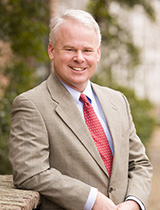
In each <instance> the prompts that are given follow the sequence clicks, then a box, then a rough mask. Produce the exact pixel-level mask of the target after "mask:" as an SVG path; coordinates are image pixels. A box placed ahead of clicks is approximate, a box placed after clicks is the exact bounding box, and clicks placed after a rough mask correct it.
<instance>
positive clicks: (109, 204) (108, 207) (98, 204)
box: [92, 192, 118, 210]
mask: <svg viewBox="0 0 160 210" xmlns="http://www.w3.org/2000/svg"><path fill="white" fill-rule="evenodd" d="M92 210H118V209H117V207H116V205H115V204H114V203H113V201H111V199H109V198H107V197H106V196H105V195H104V194H102V193H100V192H98V194H97V198H96V201H95V203H94V206H93V208H92Z"/></svg>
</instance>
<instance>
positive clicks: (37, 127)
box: [10, 10, 152, 210]
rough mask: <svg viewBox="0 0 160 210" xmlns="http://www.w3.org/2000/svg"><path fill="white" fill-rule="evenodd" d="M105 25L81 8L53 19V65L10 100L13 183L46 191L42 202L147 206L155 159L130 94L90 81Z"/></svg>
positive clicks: (103, 207)
mask: <svg viewBox="0 0 160 210" xmlns="http://www.w3.org/2000/svg"><path fill="white" fill-rule="evenodd" d="M100 43H101V34H100V29H99V26H98V24H97V23H96V21H95V20H94V19H93V17H92V16H91V15H90V14H89V13H87V12H84V11H81V10H67V11H65V12H63V13H62V14H59V15H58V16H56V17H54V18H53V19H52V20H51V24H50V41H49V45H48V54H49V57H50V59H51V61H52V62H53V65H54V71H53V72H52V73H51V75H50V76H49V78H48V79H47V80H46V81H44V82H43V83H42V84H40V85H39V86H37V87H35V88H34V89H32V90H30V91H27V92H25V93H23V94H21V95H20V96H17V97H16V99H15V100H14V102H13V108H12V122H11V132H10V160H11V163H12V166H13V177H14V183H15V185H16V186H17V187H19V188H23V189H31V190H36V191H38V192H40V194H41V204H40V207H39V208H40V209H41V210H49V209H52V210H65V209H66V210H82V209H83V210H91V209H93V210H144V209H146V206H147V202H148V199H149V195H150V190H151V178H152V166H151V164H150V162H149V160H148V157H147V156H146V154H145V148H144V146H143V144H142V143H141V141H140V139H139V138H138V136H137V135H136V130H135V126H134V123H133V121H132V116H131V113H130V108H129V105H128V102H127V100H126V98H125V96H124V95H123V94H122V93H120V92H118V91H114V90H112V89H109V88H107V87H101V86H98V85H96V84H94V83H91V82H90V78H91V77H92V75H93V74H94V73H95V71H96V67H97V63H98V62H99V61H100Z"/></svg>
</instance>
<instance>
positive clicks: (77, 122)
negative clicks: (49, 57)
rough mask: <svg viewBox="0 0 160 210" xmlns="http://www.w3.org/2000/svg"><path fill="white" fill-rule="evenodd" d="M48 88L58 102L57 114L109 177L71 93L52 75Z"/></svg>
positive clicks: (48, 81)
mask: <svg viewBox="0 0 160 210" xmlns="http://www.w3.org/2000/svg"><path fill="white" fill-rule="evenodd" d="M47 86H48V90H49V92H50V94H51V97H52V99H53V100H54V101H56V102H57V107H56V108H55V111H56V112H57V114H58V115H59V117H60V118H61V119H62V120H63V121H64V122H65V124H66V125H67V126H68V127H69V128H70V129H71V130H72V132H73V133H74V134H75V135H76V136H77V138H78V139H79V140H80V141H81V143H82V144H83V146H84V147H85V149H86V150H87V151H88V153H89V154H90V156H92V158H93V159H94V160H95V161H96V162H97V164H98V165H99V166H100V167H101V169H102V170H103V171H104V173H106V174H107V175H108V173H107V170H106V168H105V166H104V163H103V161H102V159H101V157H100V155H99V152H98V150H97V148H96V146H95V143H94V140H93V139H92V137H91V134H90V132H89V131H88V128H87V126H86V124H85V123H84V120H83V118H82V116H81V114H80V112H79V110H78V107H77V105H76V103H75V101H74V99H73V98H72V96H71V95H70V93H69V92H68V91H67V90H66V88H65V87H64V86H63V85H62V84H61V83H60V82H59V80H58V79H57V77H56V76H55V75H54V74H53V75H50V77H49V78H48V80H47Z"/></svg>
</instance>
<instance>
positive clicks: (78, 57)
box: [73, 50, 85, 63]
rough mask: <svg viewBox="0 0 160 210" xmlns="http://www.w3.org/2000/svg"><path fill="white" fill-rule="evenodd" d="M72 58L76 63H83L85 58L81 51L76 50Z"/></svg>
mask: <svg viewBox="0 0 160 210" xmlns="http://www.w3.org/2000/svg"><path fill="white" fill-rule="evenodd" d="M73 60H74V61H75V62H77V63H83V62H84V61H85V58H84V55H83V53H82V51H80V50H79V51H77V52H76V54H75V56H74V59H73Z"/></svg>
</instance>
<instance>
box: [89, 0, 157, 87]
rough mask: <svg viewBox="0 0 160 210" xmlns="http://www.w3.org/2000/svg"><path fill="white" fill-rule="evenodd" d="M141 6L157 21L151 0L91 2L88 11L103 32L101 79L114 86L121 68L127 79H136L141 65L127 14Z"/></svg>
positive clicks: (94, 0)
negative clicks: (115, 73) (117, 71)
mask: <svg viewBox="0 0 160 210" xmlns="http://www.w3.org/2000/svg"><path fill="white" fill-rule="evenodd" d="M136 6H139V7H142V8H143V9H144V11H145V13H146V15H147V16H148V17H149V19H150V20H152V21H155V19H156V18H155V11H154V8H153V6H152V2H151V1H149V0H141V1H139V0H90V1H89V3H88V11H89V12H90V13H91V14H92V15H93V17H94V18H95V19H96V20H97V22H98V23H99V25H100V27H101V32H102V50H103V53H102V59H101V62H102V64H103V65H102V66H100V69H101V74H99V76H100V77H101V79H102V80H104V79H105V78H107V83H108V84H110V85H111V84H112V82H114V79H116V78H115V77H114V76H113V72H114V71H116V70H117V69H118V70H119V69H120V68H121V70H120V71H121V72H123V73H124V71H125V75H127V80H128V81H129V80H133V76H134V73H135V71H133V70H135V69H134V67H135V66H136V65H137V64H139V62H140V50H139V49H138V47H136V46H135V44H134V43H133V39H132V34H131V29H130V27H129V24H128V23H129V22H128V13H129V11H131V10H132V11H133V9H134V8H135V7H136Z"/></svg>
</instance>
